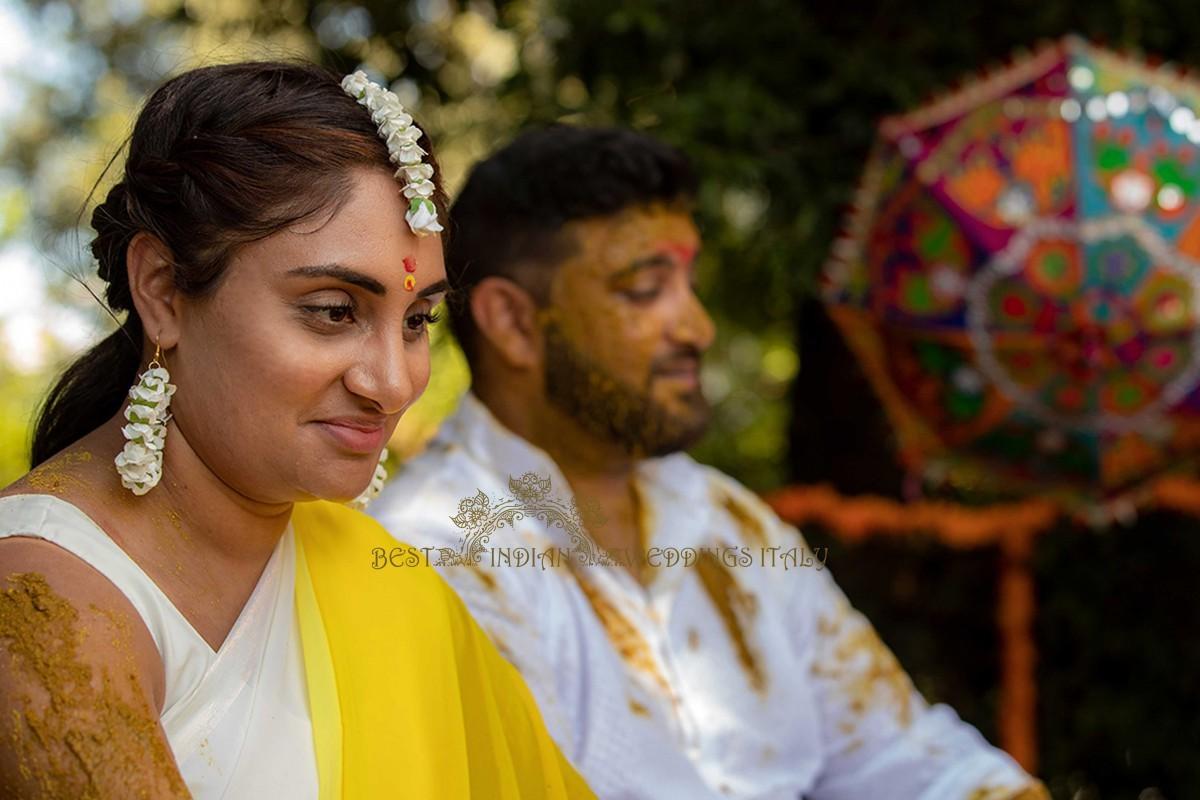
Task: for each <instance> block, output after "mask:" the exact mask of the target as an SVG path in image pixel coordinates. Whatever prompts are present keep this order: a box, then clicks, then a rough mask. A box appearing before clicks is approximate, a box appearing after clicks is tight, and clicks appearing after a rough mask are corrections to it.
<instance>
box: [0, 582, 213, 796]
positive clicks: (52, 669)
mask: <svg viewBox="0 0 1200 800" xmlns="http://www.w3.org/2000/svg"><path fill="white" fill-rule="evenodd" d="M7 583H8V588H6V589H4V590H3V591H0V651H3V655H2V657H4V658H5V660H6V668H7V669H10V670H12V671H13V673H14V674H15V676H16V677H17V678H18V683H20V684H24V685H25V686H28V687H29V688H30V690H31V692H32V694H37V695H40V696H38V697H33V696H32V695H31V693H29V692H27V693H25V694H22V695H20V696H17V697H14V698H11V699H10V703H11V705H10V708H9V713H8V714H5V715H3V717H0V726H5V727H7V730H6V731H5V733H6V734H7V735H5V736H3V738H4V739H7V740H8V743H9V744H11V746H12V752H13V753H14V755H15V756H16V759H15V760H16V762H17V771H18V774H17V775H9V776H5V781H6V782H11V781H14V780H16V781H19V785H21V787H22V792H23V794H24V796H28V797H38V798H62V797H72V798H79V799H80V800H100V798H102V797H104V798H111V797H112V796H113V794H112V791H113V790H114V789H120V791H121V793H122V795H121V796H123V797H130V798H150V797H156V798H161V797H166V796H171V797H179V798H184V797H190V795H189V794H188V792H187V789H186V787H185V786H184V785H183V781H182V779H181V778H180V776H179V773H178V770H177V768H176V767H175V762H174V758H173V757H172V755H171V753H170V750H169V749H168V748H167V746H166V743H165V741H164V740H163V739H162V737H161V736H159V733H158V730H159V729H158V722H157V719H156V717H155V714H154V713H153V711H152V710H151V708H150V707H149V705H148V703H146V701H145V699H144V698H145V695H144V693H143V692H142V689H141V687H140V685H139V682H138V677H137V672H136V668H135V665H134V664H135V662H134V659H133V654H132V645H131V642H130V637H129V635H128V634H129V629H128V625H127V624H124V625H118V626H116V628H115V630H114V632H113V633H112V638H111V640H110V641H108V642H105V644H106V645H107V646H116V647H120V648H124V649H125V650H126V651H127V655H128V657H127V658H125V659H123V661H124V663H123V664H122V665H121V666H120V667H118V668H117V674H115V675H114V674H112V673H111V672H110V670H109V669H108V668H107V667H101V668H100V670H99V674H96V672H95V671H94V669H93V667H92V665H90V664H88V663H86V662H85V661H84V660H83V658H82V657H81V654H80V647H81V644H82V642H83V639H84V634H85V631H84V629H83V627H82V626H81V624H80V617H79V612H78V611H77V610H76V608H75V607H74V606H73V605H72V604H71V603H70V602H69V601H67V600H66V599H65V598H63V597H61V596H60V595H58V594H57V593H55V592H54V590H53V589H51V588H50V586H49V584H47V582H46V579H45V577H44V576H42V575H41V574H38V573H14V574H11V575H9V576H8V578H7ZM106 616H107V615H106ZM108 619H109V620H110V621H111V620H113V619H115V617H114V616H109V617H108ZM147 755H149V756H150V758H151V759H152V761H153V764H154V767H155V768H154V769H153V770H150V771H147V770H146V757H147ZM164 790H169V794H167V793H166V792H165V791H164Z"/></svg>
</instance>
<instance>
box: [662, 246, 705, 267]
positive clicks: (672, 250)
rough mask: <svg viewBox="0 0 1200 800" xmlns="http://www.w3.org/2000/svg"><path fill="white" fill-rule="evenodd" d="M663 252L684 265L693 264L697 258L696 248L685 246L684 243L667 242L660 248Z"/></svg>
mask: <svg viewBox="0 0 1200 800" xmlns="http://www.w3.org/2000/svg"><path fill="white" fill-rule="evenodd" d="M660 249H661V250H662V251H663V252H665V253H669V254H670V255H672V256H674V257H675V258H677V259H678V260H679V262H680V263H681V264H683V265H685V266H686V265H688V264H691V263H692V261H693V260H695V258H696V250H697V249H698V248H696V247H695V246H694V245H691V244H685V243H683V242H665V243H664V244H663V245H662V247H661V248H660Z"/></svg>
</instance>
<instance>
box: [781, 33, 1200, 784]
mask: <svg viewBox="0 0 1200 800" xmlns="http://www.w3.org/2000/svg"><path fill="white" fill-rule="evenodd" d="M1198 111H1200V83H1197V82H1196V81H1194V80H1192V79H1189V78H1187V77H1186V76H1185V75H1183V74H1182V73H1180V72H1179V71H1176V70H1174V69H1171V68H1169V67H1167V66H1157V67H1156V66H1152V65H1150V64H1148V63H1145V62H1143V61H1139V60H1136V59H1133V58H1129V57H1125V56H1120V55H1117V54H1115V53H1112V52H1109V51H1106V50H1103V49H1101V48H1098V47H1094V46H1092V45H1090V44H1088V43H1087V42H1085V41H1083V40H1082V39H1079V38H1078V37H1067V38H1065V39H1063V40H1061V41H1059V42H1056V43H1053V44H1051V45H1048V46H1046V47H1043V48H1042V49H1040V50H1039V51H1038V52H1036V53H1034V54H1032V55H1029V56H1027V57H1024V58H1020V59H1018V60H1016V61H1015V62H1014V63H1012V64H1010V65H1008V66H1006V67H1004V68H1003V69H1001V70H999V71H997V72H995V73H993V74H991V75H988V76H984V77H982V78H980V79H978V80H976V81H974V82H972V83H971V84H970V85H968V86H967V87H966V88H964V89H962V90H959V91H957V92H955V93H953V94H951V95H949V96H947V97H944V98H942V99H939V100H937V101H935V102H933V103H931V104H929V105H928V106H927V107H925V108H922V109H919V110H917V111H915V112H913V113H911V114H907V115H905V116H902V117H894V118H890V119H887V120H885V121H884V123H883V124H882V126H881V130H880V136H879V137H878V141H877V144H876V148H875V150H874V152H873V153H872V155H871V158H870V161H869V162H868V165H867V168H866V172H865V175H864V178H863V182H862V185H861V187H860V190H859V192H858V195H857V197H856V200H855V204H854V208H853V210H852V213H851V214H850V216H849V222H848V226H847V231H846V234H845V235H844V236H843V237H842V238H840V239H839V240H838V242H837V243H836V244H835V246H834V252H833V256H832V258H831V259H830V261H829V263H828V264H827V265H826V269H825V272H824V275H823V289H824V299H825V301H826V307H827V308H828V310H829V313H830V315H831V316H832V318H833V319H834V321H835V322H836V323H837V325H838V327H839V328H840V329H841V331H842V334H843V336H844V337H845V339H846V341H847V343H848V344H849V345H850V347H851V349H852V350H853V351H854V353H855V355H856V356H857V358H858V360H859V363H860V365H861V366H862V368H863V370H864V372H865V373H866V375H867V378H868V379H869V381H870V383H871V385H872V387H873V388H874V390H875V392H876V394H877V395H878V396H879V398H880V399H881V401H882V403H883V406H884V408H885V410H886V412H887V415H888V418H889V420H890V423H891V425H892V427H893V429H894V431H895V434H896V439H897V442H898V445H899V457H900V460H901V461H902V463H903V464H904V465H905V466H906V468H907V469H908V470H909V471H910V473H911V474H912V475H914V476H915V477H917V478H919V479H920V481H921V482H922V483H923V484H924V485H925V486H931V487H932V486H941V487H946V486H950V487H953V488H956V489H959V490H961V491H962V493H963V494H965V495H968V496H969V497H970V498H971V500H972V505H971V506H970V507H968V506H965V505H961V504H956V503H954V502H950V501H946V500H940V501H939V500H918V501H913V502H908V503H897V502H895V501H892V500H888V499H885V498H877V497H845V496H842V495H840V494H839V493H837V492H836V491H835V490H833V489H832V488H830V487H828V486H792V487H788V488H785V489H782V490H780V491H778V492H775V493H773V494H772V495H771V496H770V497H769V498H768V499H769V500H770V502H771V504H772V505H773V506H774V508H775V509H776V511H777V512H778V513H779V514H780V515H781V516H782V517H784V518H785V519H788V520H790V521H792V522H794V523H797V524H805V523H809V522H814V521H815V522H820V523H822V524H824V525H825V526H826V527H828V528H829V529H830V530H832V531H833V532H835V533H837V534H838V535H840V536H842V537H843V538H849V539H856V538H860V537H863V536H867V535H874V534H885V535H893V536H904V535H908V534H910V533H912V532H914V531H918V530H921V531H926V532H929V533H932V534H934V535H935V536H937V537H938V538H939V539H940V540H941V541H943V542H946V543H947V544H949V545H952V546H956V547H974V546H982V545H995V546H998V547H999V548H1000V551H1001V554H1002V558H1001V562H1000V574H999V581H998V608H997V623H998V627H999V630H1000V633H1001V639H1002V652H1003V655H1002V673H1001V675H1002V677H1001V684H1002V685H1001V709H1000V720H999V729H1000V735H1001V740H1002V743H1003V744H1004V746H1005V747H1006V748H1007V749H1008V750H1009V752H1011V753H1012V754H1013V755H1014V756H1016V757H1017V759H1018V760H1019V761H1020V762H1021V763H1022V764H1024V765H1025V766H1026V767H1027V768H1028V769H1031V770H1032V769H1034V768H1035V764H1036V736H1035V734H1036V726H1035V707H1036V684H1035V679H1034V675H1035V672H1034V665H1035V660H1036V652H1035V646H1034V645H1035V643H1034V639H1033V635H1032V624H1033V619H1034V615H1035V612H1036V604H1035V595H1034V586H1033V576H1032V572H1031V568H1030V565H1029V559H1030V554H1031V552H1032V545H1033V540H1034V537H1035V536H1036V535H1037V534H1039V533H1042V532H1044V531H1046V530H1047V529H1049V528H1050V526H1051V525H1052V524H1053V522H1054V520H1055V519H1056V518H1057V517H1058V516H1059V515H1060V514H1061V513H1062V512H1064V511H1065V512H1067V513H1069V514H1071V515H1072V516H1074V517H1075V518H1077V519H1081V520H1084V521H1086V522H1089V523H1091V524H1093V525H1096V526H1102V525H1105V524H1107V523H1109V522H1111V521H1113V520H1116V519H1126V518H1129V517H1132V516H1133V515H1134V514H1135V513H1136V510H1137V508H1138V507H1139V506H1143V505H1151V504H1153V505H1158V506H1164V507H1170V508H1176V509H1180V510H1184V511H1188V512H1191V513H1194V514H1200V469H1198V466H1200V465H1198V456H1200V324H1198V321H1197V303H1200V152H1197V149H1198V147H1200V119H1198V118H1197V112H1198ZM977 503H978V504H979V505H977Z"/></svg>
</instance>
